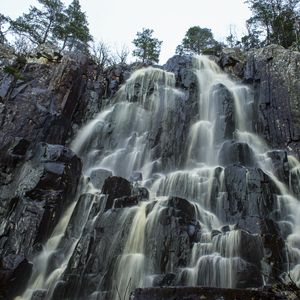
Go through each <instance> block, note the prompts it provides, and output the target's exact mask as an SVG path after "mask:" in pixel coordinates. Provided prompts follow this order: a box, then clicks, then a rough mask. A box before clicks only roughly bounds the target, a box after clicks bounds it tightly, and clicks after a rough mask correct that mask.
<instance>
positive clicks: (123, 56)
mask: <svg viewBox="0 0 300 300" xmlns="http://www.w3.org/2000/svg"><path fill="white" fill-rule="evenodd" d="M129 53H130V51H129V48H128V46H127V45H125V44H122V45H121V46H120V47H117V46H116V47H115V51H114V53H113V54H112V58H113V61H114V63H115V64H126V63H127V59H128V56H129Z"/></svg>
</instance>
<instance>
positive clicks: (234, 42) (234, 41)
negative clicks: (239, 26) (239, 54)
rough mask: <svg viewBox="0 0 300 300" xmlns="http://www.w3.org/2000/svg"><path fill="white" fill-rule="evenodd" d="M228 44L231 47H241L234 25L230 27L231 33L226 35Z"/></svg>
mask: <svg viewBox="0 0 300 300" xmlns="http://www.w3.org/2000/svg"><path fill="white" fill-rule="evenodd" d="M226 42H227V46H229V47H230V48H234V47H239V46H240V43H241V42H240V41H239V40H238V38H237V34H236V28H235V26H233V25H230V27H229V35H228V36H227V37H226Z"/></svg>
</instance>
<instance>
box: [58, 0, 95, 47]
mask: <svg viewBox="0 0 300 300" xmlns="http://www.w3.org/2000/svg"><path fill="white" fill-rule="evenodd" d="M54 32H55V35H56V36H57V38H58V39H60V40H61V41H62V47H61V50H63V49H65V47H67V48H68V49H69V50H74V49H77V50H81V51H84V52H86V51H87V48H88V42H90V41H92V40H93V38H92V36H91V34H90V32H89V27H88V21H87V18H86V15H85V13H84V12H82V11H81V6H80V3H79V0H73V1H72V3H71V4H70V5H69V7H68V8H67V9H66V10H65V11H64V17H63V21H62V22H61V23H60V24H59V26H57V27H56V28H55V31H54Z"/></svg>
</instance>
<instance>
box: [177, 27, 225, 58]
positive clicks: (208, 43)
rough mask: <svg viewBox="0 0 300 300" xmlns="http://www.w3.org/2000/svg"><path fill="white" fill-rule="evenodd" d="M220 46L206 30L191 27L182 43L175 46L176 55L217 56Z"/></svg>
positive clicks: (209, 31) (208, 30)
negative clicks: (203, 54)
mask: <svg viewBox="0 0 300 300" xmlns="http://www.w3.org/2000/svg"><path fill="white" fill-rule="evenodd" d="M220 49H222V45H221V44H220V43H218V42H217V41H216V40H215V39H214V36H213V34H212V32H211V30H210V29H208V28H201V27H200V26H193V27H191V28H189V29H188V31H187V32H186V34H185V36H184V38H183V40H182V43H181V44H180V45H178V46H177V48H176V53H177V54H179V55H182V54H201V53H207V54H217V53H218V52H219V51H220Z"/></svg>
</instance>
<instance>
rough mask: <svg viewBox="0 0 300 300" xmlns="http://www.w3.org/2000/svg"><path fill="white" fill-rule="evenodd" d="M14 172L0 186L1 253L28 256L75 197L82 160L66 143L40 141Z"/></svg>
mask: <svg viewBox="0 0 300 300" xmlns="http://www.w3.org/2000/svg"><path fill="white" fill-rule="evenodd" d="M25 144H26V143H25ZM26 145H27V144H26ZM21 148H22V147H21ZM9 149H11V148H9ZM22 149H23V148H22ZM14 151H15V153H19V154H20V153H21V154H23V153H24V151H25V150H22V151H21V149H20V148H18V147H17V148H14ZM7 155H9V153H8V154H7ZM2 163H3V162H2ZM3 167H5V165H4V166H3ZM13 171H14V172H13V173H12V174H11V180H10V182H9V183H6V184H5V183H4V184H1V185H0V199H1V213H0V214H1V221H0V222H1V237H0V253H1V254H2V255H6V254H9V253H16V254H20V255H26V256H27V255H30V253H31V252H32V251H34V248H33V246H34V244H36V243H43V242H45V241H46V240H47V238H48V237H49V236H50V234H51V232H52V230H53V229H54V227H55V225H56V224H57V222H58V220H59V218H60V216H61V214H62V212H63V211H64V210H65V209H66V207H68V205H69V204H70V203H71V201H72V200H73V197H74V196H75V192H76V189H77V184H78V181H79V178H80V175H81V161H80V159H79V158H78V157H77V156H76V155H75V154H74V153H73V152H72V151H71V150H69V149H68V148H66V147H64V146H60V145H49V144H46V143H39V144H37V145H36V146H35V147H33V148H30V149H28V150H27V152H26V155H25V158H24V159H23V160H22V161H20V163H19V164H18V165H17V167H16V168H15V169H14V170H13Z"/></svg>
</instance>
